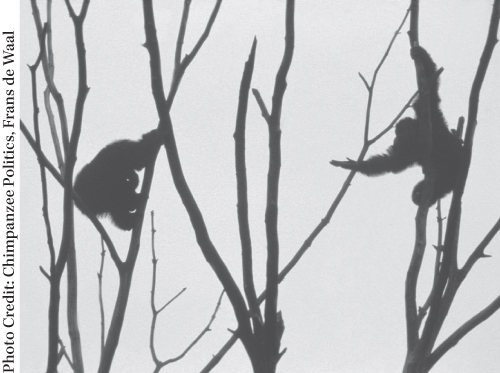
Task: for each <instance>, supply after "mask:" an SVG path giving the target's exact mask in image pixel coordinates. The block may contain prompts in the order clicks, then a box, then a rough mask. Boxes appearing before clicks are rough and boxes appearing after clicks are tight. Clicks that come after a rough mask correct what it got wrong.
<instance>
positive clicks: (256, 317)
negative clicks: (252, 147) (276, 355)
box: [233, 39, 262, 330]
mask: <svg viewBox="0 0 500 373" xmlns="http://www.w3.org/2000/svg"><path fill="white" fill-rule="evenodd" d="M256 46H257V39H254V41H253V44H252V50H251V52H250V56H249V57H248V61H247V62H246V63H245V69H244V71H243V77H242V78H241V86H240V96H239V102H238V112H237V116H236V128H235V130H234V136H233V137H234V143H235V164H236V180H237V192H238V224H239V228H240V240H241V259H242V268H243V287H244V291H245V295H246V298H247V302H248V305H249V308H250V315H251V317H252V318H253V323H254V330H257V328H259V327H260V324H261V323H262V316H261V313H260V308H259V304H258V303H257V294H256V293H255V285H254V282H253V263H252V241H251V237H250V224H249V222H248V191H247V173H246V160H245V129H246V128H245V127H246V114H247V108H248V95H249V91H250V84H251V82H252V74H253V68H254V63H255V49H256Z"/></svg>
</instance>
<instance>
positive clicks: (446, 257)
mask: <svg viewBox="0 0 500 373" xmlns="http://www.w3.org/2000/svg"><path fill="white" fill-rule="evenodd" d="M499 18H500V0H495V3H494V5H493V8H492V13H491V19H490V24H489V30H488V35H487V37H486V43H485V46H484V49H483V53H482V55H481V58H480V62H479V66H478V69H477V72H476V76H475V78H474V82H473V83H472V88H471V94H470V98H469V114H468V118H467V130H466V133H465V139H464V155H463V158H462V159H463V161H462V172H461V174H460V175H459V179H458V182H457V186H456V187H455V189H454V192H453V198H452V202H451V207H450V213H449V217H448V222H447V223H448V224H447V227H446V236H445V241H444V247H443V264H442V269H441V272H440V275H439V280H438V291H437V295H436V296H439V297H436V299H435V302H434V304H435V307H432V306H431V310H430V312H429V317H428V319H427V323H426V326H425V328H424V330H423V332H422V342H423V343H426V344H427V345H428V346H427V348H428V352H429V353H430V351H431V349H432V347H433V345H434V343H435V341H436V339H437V336H438V333H439V331H440V330H441V327H442V325H443V322H444V320H445V318H446V315H447V314H448V311H449V309H450V307H451V303H452V301H453V298H454V296H455V294H456V291H457V290H458V286H459V285H460V282H461V279H460V277H459V276H454V277H451V276H453V275H455V274H456V271H457V269H456V263H457V246H458V237H459V232H460V218H461V212H462V208H461V199H462V194H463V192H464V188H465V183H466V181H467V176H468V172H469V167H470V161H471V157H472V145H473V140H474V132H475V129H476V125H477V113H478V109H479V94H480V91H481V87H482V84H483V81H484V78H485V76H486V71H487V69H488V65H489V62H490V60H491V56H492V54H493V50H494V48H495V45H496V43H497V41H498V40H497V34H498V26H499ZM450 281H451V286H448V284H450ZM445 289H446V293H445V297H444V299H445V301H444V302H442V299H441V296H442V294H443V293H444V292H445ZM442 303H443V304H442Z"/></svg>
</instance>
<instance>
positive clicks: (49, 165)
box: [21, 120, 122, 266]
mask: <svg viewBox="0 0 500 373" xmlns="http://www.w3.org/2000/svg"><path fill="white" fill-rule="evenodd" d="M21 132H22V133H23V135H24V137H25V138H26V140H27V141H28V143H29V144H30V146H31V149H33V151H34V152H35V154H36V155H37V157H38V159H39V160H41V162H42V164H43V165H44V167H45V168H46V169H47V170H49V172H50V173H51V174H52V176H53V177H54V179H56V181H57V182H58V183H59V184H60V185H61V186H63V178H62V176H61V174H60V173H59V171H57V169H56V168H55V167H54V165H53V164H52V163H50V161H49V159H48V158H47V157H46V156H45V154H44V153H43V151H42V150H41V149H40V148H39V147H38V145H37V144H36V142H35V140H34V139H33V137H32V136H31V134H30V132H29V130H28V129H27V128H26V125H25V124H24V122H23V121H22V120H21ZM72 197H73V201H74V202H75V204H76V205H77V206H78V208H79V209H80V210H82V211H88V209H87V208H86V207H85V205H84V203H83V202H82V201H81V199H80V197H78V195H77V194H76V192H75V191H73V195H72ZM85 215H86V216H87V217H88V218H89V219H90V221H91V222H92V224H94V227H95V228H96V229H97V231H98V232H99V233H100V235H101V237H102V238H103V239H104V242H106V246H107V247H108V249H109V252H110V254H111V258H112V259H113V261H114V262H115V264H116V265H117V266H121V264H122V261H121V259H120V256H119V255H118V252H117V251H116V248H115V245H114V244H113V241H111V238H110V237H109V235H108V232H107V231H106V229H104V227H103V226H102V224H101V222H100V221H99V219H97V217H96V216H95V215H92V214H87V213H85Z"/></svg>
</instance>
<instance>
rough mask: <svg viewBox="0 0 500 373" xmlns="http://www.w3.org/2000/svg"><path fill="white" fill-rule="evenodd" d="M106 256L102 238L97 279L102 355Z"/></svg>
mask: <svg viewBox="0 0 500 373" xmlns="http://www.w3.org/2000/svg"><path fill="white" fill-rule="evenodd" d="M105 257H106V249H105V248H104V240H103V239H102V238H101V266H100V268H99V272H97V281H98V283H99V311H100V314H101V355H102V354H103V353H104V342H105V331H106V320H105V314H104V299H103V297H102V276H103V273H104V259H105Z"/></svg>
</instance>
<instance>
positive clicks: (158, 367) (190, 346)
mask: <svg viewBox="0 0 500 373" xmlns="http://www.w3.org/2000/svg"><path fill="white" fill-rule="evenodd" d="M223 296H224V290H222V292H221V294H220V296H219V299H218V301H217V305H216V306H215V310H214V312H213V314H212V316H211V317H210V321H209V322H208V324H207V326H206V327H205V328H204V329H203V330H202V331H201V332H200V334H198V336H197V337H196V338H195V339H194V340H193V342H191V343H190V344H189V346H187V347H186V349H185V350H184V351H183V352H182V353H181V354H180V355H178V356H176V357H174V358H171V359H168V360H165V361H164V362H161V363H159V362H158V363H156V368H155V370H154V373H158V372H159V371H160V370H161V368H163V367H164V366H166V365H168V364H171V363H175V362H176V361H179V360H180V359H182V358H183V357H184V356H186V354H187V353H188V352H189V351H190V350H191V349H192V348H193V347H194V346H195V345H196V344H197V343H198V342H199V341H200V340H201V339H202V338H203V336H204V335H205V334H206V333H208V332H209V331H210V330H211V329H210V327H211V326H212V323H213V322H214V320H215V317H216V315H217V312H218V311H219V308H220V305H221V303H222V297H223Z"/></svg>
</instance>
